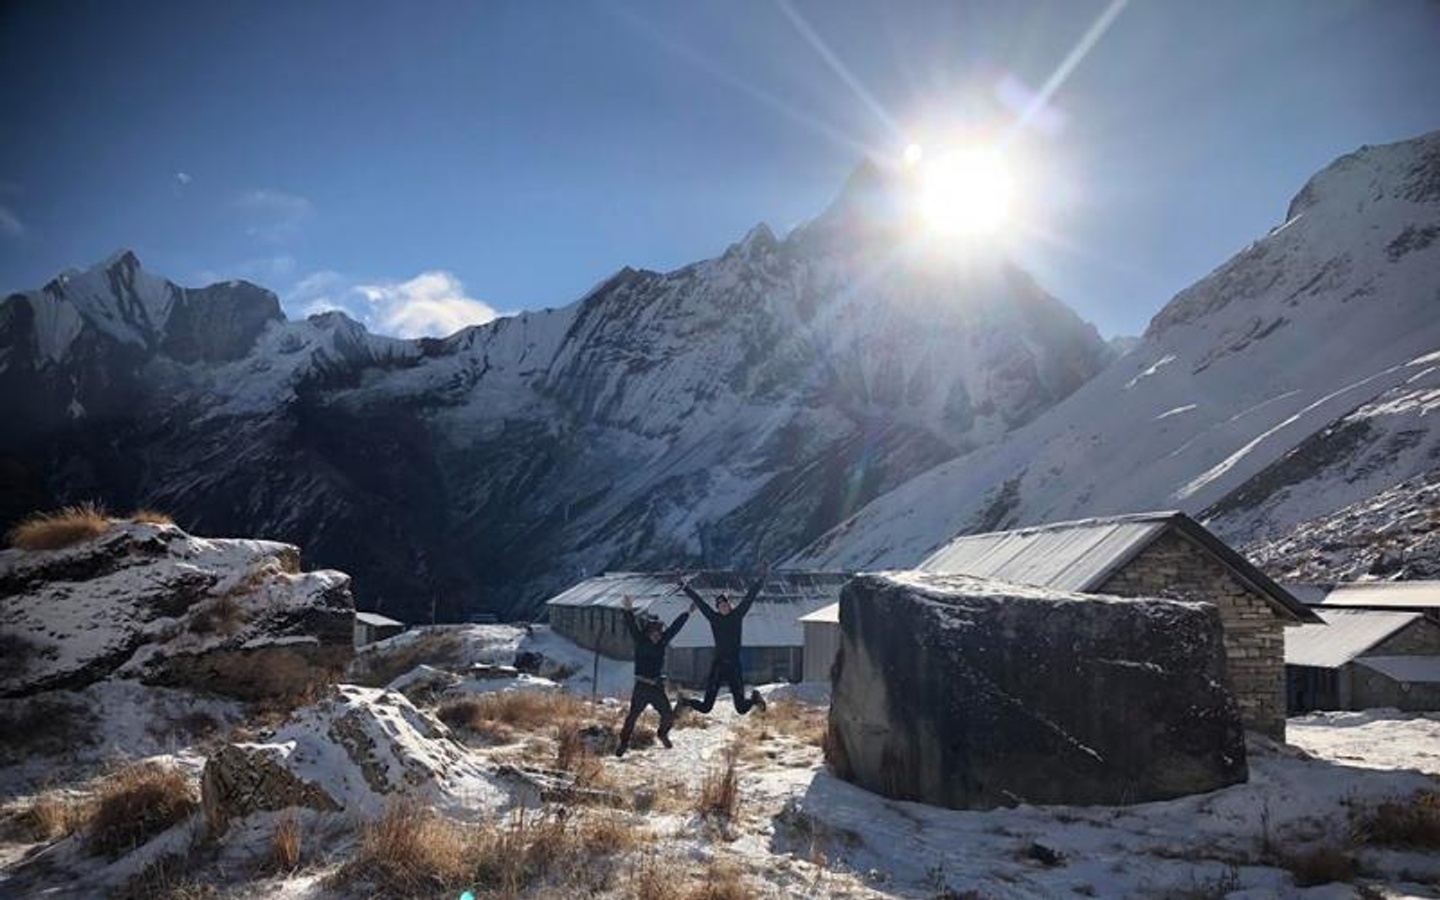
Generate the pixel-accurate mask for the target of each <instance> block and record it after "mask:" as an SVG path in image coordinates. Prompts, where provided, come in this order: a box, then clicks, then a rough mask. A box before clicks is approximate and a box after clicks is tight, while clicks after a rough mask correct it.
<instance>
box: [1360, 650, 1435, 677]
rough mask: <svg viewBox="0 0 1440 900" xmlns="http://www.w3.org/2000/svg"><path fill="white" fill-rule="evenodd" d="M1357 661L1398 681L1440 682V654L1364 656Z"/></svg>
mask: <svg viewBox="0 0 1440 900" xmlns="http://www.w3.org/2000/svg"><path fill="white" fill-rule="evenodd" d="M1356 662H1357V663H1359V664H1360V665H1362V666H1364V667H1366V668H1367V669H1374V670H1375V671H1377V672H1379V673H1380V674H1381V675H1385V676H1388V677H1390V678H1393V679H1395V680H1396V681H1408V682H1412V683H1415V684H1421V683H1427V684H1435V683H1440V656H1362V657H1360V658H1359V659H1357V660H1356Z"/></svg>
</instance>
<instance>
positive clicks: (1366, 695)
mask: <svg viewBox="0 0 1440 900" xmlns="http://www.w3.org/2000/svg"><path fill="white" fill-rule="evenodd" d="M1318 612H1319V614H1320V617H1321V618H1322V619H1323V620H1324V622H1325V624H1323V625H1302V626H1301V627H1299V628H1293V629H1291V630H1290V631H1288V632H1286V634H1285V676H1286V701H1287V703H1288V705H1289V708H1290V712H1291V713H1304V712H1310V711H1311V710H1316V709H1372V708H1376V707H1387V706H1388V707H1394V708H1396V709H1402V710H1408V711H1411V712H1424V711H1432V710H1440V622H1436V621H1434V620H1433V619H1429V618H1427V617H1426V616H1425V615H1424V614H1422V613H1419V612H1413V611H1410V612H1407V611H1397V610H1375V609H1344V608H1338V609H1330V608H1323V609H1319V610H1318Z"/></svg>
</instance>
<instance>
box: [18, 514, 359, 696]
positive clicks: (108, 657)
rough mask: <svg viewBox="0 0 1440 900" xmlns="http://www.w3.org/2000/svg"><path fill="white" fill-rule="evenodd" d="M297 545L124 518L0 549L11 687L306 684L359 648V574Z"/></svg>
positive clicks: (223, 688)
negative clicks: (91, 534)
mask: <svg viewBox="0 0 1440 900" xmlns="http://www.w3.org/2000/svg"><path fill="white" fill-rule="evenodd" d="M299 558H300V557H299V551H298V550H297V549H296V548H295V547H293V546H290V545H288V544H280V543H275V542H272V541H255V540H233V539H226V540H215V539H207V538H199V537H193V536H191V535H189V534H186V533H185V532H184V531H182V530H180V529H179V528H177V527H175V526H173V525H153V524H145V523H133V522H112V524H111V525H110V527H109V529H108V530H107V531H106V532H105V533H103V534H102V535H100V536H98V537H96V538H93V539H91V540H87V541H84V542H82V543H80V544H77V545H75V546H71V547H67V548H64V549H59V550H20V549H11V550H7V551H4V552H3V553H0V634H3V638H4V641H5V651H6V657H7V659H6V664H5V666H4V667H3V669H0V696H3V697H22V696H27V695H31V694H35V693H37V692H41V691H47V690H57V689H66V690H78V689H81V688H84V687H85V686H87V685H90V684H93V683H96V682H98V681H101V680H103V679H106V678H111V677H116V678H131V679H138V680H139V681H142V682H144V683H146V684H152V685H166V686H172V687H184V688H188V689H193V690H200V691H212V692H215V693H218V694H224V695H228V696H231V697H238V698H243V699H249V698H256V697H265V696H278V695H285V694H294V693H299V692H303V691H305V690H306V689H308V688H309V687H310V686H311V685H314V684H316V683H319V682H322V681H325V680H328V679H330V678H332V677H333V676H334V675H335V674H337V673H338V672H339V671H341V670H342V669H343V668H344V666H345V664H346V663H347V662H348V661H349V659H350V657H351V655H352V654H353V644H352V641H353V624H352V623H353V618H354V605H353V602H352V600H351V597H350V587H349V585H350V579H349V578H348V577H347V576H345V575H344V574H342V573H340V572H334V571H317V572H301V571H299Z"/></svg>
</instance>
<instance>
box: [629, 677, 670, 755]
mask: <svg viewBox="0 0 1440 900" xmlns="http://www.w3.org/2000/svg"><path fill="white" fill-rule="evenodd" d="M647 706H653V707H655V711H656V712H658V713H659V714H660V728H659V729H658V730H657V732H656V733H657V734H659V735H660V736H661V737H664V736H665V735H667V734H669V733H670V726H671V725H673V724H675V711H674V710H673V709H671V708H670V698H669V697H667V696H666V695H665V685H664V683H663V682H662V683H661V684H650V683H649V682H646V681H637V682H635V690H633V691H631V692H630V712H628V713H626V714H625V727H623V728H621V729H620V746H621V747H629V746H630V735H631V733H632V732H634V731H635V720H636V719H638V718H640V714H641V713H642V712H644V711H645V707H647Z"/></svg>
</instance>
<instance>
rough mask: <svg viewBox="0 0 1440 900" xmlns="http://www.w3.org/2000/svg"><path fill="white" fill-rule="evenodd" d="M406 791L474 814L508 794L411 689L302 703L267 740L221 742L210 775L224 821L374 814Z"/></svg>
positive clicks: (348, 689)
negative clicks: (311, 813)
mask: <svg viewBox="0 0 1440 900" xmlns="http://www.w3.org/2000/svg"><path fill="white" fill-rule="evenodd" d="M398 796H405V797H407V798H412V799H415V800H418V801H420V802H422V803H426V804H429V805H435V806H438V807H441V808H445V809H453V810H456V811H462V812H464V814H465V815H467V816H473V815H476V814H479V813H483V812H484V811H486V810H493V809H496V808H498V807H499V806H500V805H502V804H504V803H506V802H508V795H507V793H506V790H505V789H504V787H503V786H502V785H501V784H500V782H498V781H497V780H496V779H495V777H494V776H493V775H491V774H490V773H488V772H486V771H485V769H484V768H483V767H482V766H481V765H480V764H479V763H477V762H476V761H475V760H474V759H473V758H471V757H470V755H469V754H467V753H466V752H465V750H464V748H463V747H461V745H460V744H458V743H457V742H456V741H455V740H454V739H453V738H452V736H451V734H450V730H449V729H448V728H446V727H445V725H443V724H442V723H441V722H440V721H439V720H437V719H435V718H434V717H433V716H431V715H429V714H428V713H424V712H422V711H420V710H419V709H417V708H416V707H415V705H414V704H412V703H411V702H410V701H409V700H408V699H406V698H405V696H403V695H402V694H399V693H396V692H393V691H385V690H380V689H374V688H362V687H356V686H354V685H341V686H339V687H338V688H336V690H335V692H334V694H333V695H331V696H329V697H327V698H324V699H322V700H320V701H318V702H317V703H315V704H312V705H311V706H307V707H304V708H302V709H301V710H299V711H297V712H296V713H295V714H294V716H292V718H291V719H290V720H289V721H288V722H286V723H285V724H284V725H283V726H281V727H280V728H279V729H278V730H277V731H275V733H274V734H273V735H271V736H269V737H268V738H266V739H265V740H263V741H258V742H252V743H235V744H229V745H226V746H225V747H223V748H221V749H220V750H219V751H218V752H217V753H215V754H214V755H212V756H211V757H210V759H209V760H207V761H206V763H205V770H204V774H203V775H202V778H201V797H202V802H203V804H204V808H205V811H206V815H207V817H208V818H209V820H210V821H211V823H212V824H214V825H215V826H216V827H218V828H224V827H226V826H228V824H229V823H230V822H232V821H234V820H236V819H240V818H244V817H245V816H248V815H250V814H252V813H255V812H262V811H266V810H276V809H284V808H286V807H292V806H296V807H308V808H312V809H320V810H345V811H349V812H353V813H358V814H362V815H367V816H373V815H376V814H378V813H379V812H381V811H382V810H383V809H384V807H385V805H386V803H387V802H389V801H390V800H391V799H393V798H395V797H398Z"/></svg>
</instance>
